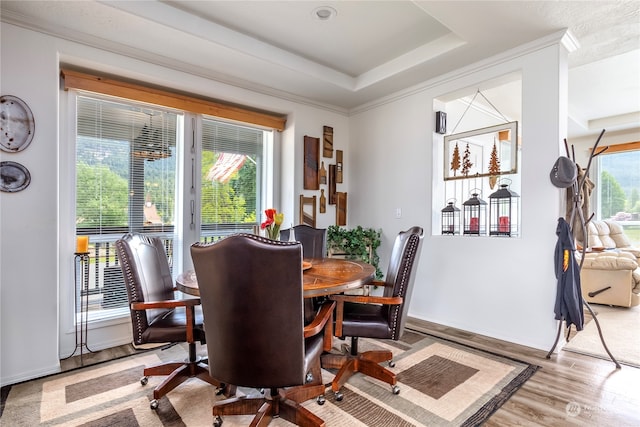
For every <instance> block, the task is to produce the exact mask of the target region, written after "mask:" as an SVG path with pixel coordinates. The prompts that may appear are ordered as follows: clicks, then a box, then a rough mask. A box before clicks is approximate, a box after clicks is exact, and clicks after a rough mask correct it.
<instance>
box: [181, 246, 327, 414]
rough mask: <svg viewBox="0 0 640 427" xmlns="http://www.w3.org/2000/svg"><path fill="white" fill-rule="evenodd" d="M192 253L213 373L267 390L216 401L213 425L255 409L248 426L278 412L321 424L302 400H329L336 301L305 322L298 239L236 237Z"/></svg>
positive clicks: (210, 365)
mask: <svg viewBox="0 0 640 427" xmlns="http://www.w3.org/2000/svg"><path fill="white" fill-rule="evenodd" d="M191 258H192V259H193V264H194V268H195V271H196V276H197V277H198V287H199V289H200V298H201V299H202V310H203V313H204V318H205V322H206V324H207V328H206V331H205V333H206V337H207V346H208V348H209V349H210V352H209V361H210V364H209V369H210V371H211V376H213V377H214V378H219V379H220V380H221V381H223V382H226V383H229V384H235V385H237V386H245V387H251V388H258V389H259V388H264V389H265V390H269V393H267V394H266V395H264V396H263V395H259V396H257V397H249V396H242V397H237V398H233V399H227V400H223V401H219V402H216V403H215V404H214V406H213V415H214V417H215V418H214V425H216V426H219V425H221V424H222V418H221V416H222V415H247V414H256V415H255V418H254V420H253V423H252V424H251V425H266V424H268V423H269V421H270V420H271V419H272V418H273V417H277V416H280V417H282V418H284V419H286V420H288V421H290V422H292V423H295V424H297V425H305V426H324V422H323V421H322V420H321V419H320V418H319V417H317V416H316V415H314V414H313V413H311V412H310V411H309V410H307V409H306V408H304V407H303V406H302V405H300V404H299V403H300V402H303V401H305V400H308V399H311V398H314V397H317V398H318V403H320V404H322V403H324V389H325V387H324V385H323V383H322V374H321V368H320V355H321V353H322V352H323V350H325V349H326V350H328V349H330V348H331V339H332V328H331V325H332V320H333V318H332V315H333V309H334V306H335V304H334V303H333V302H327V303H326V305H324V306H323V307H322V309H321V310H320V311H319V315H318V317H317V318H316V320H315V321H314V322H312V323H311V324H309V325H307V326H304V325H303V281H302V247H301V245H300V243H297V242H279V241H273V240H270V239H265V238H263V237H259V236H255V235H252V234H237V235H232V236H229V237H227V238H226V239H224V240H220V241H218V242H216V243H211V244H201V243H196V244H194V245H192V246H191ZM325 326H326V327H325ZM323 332H324V333H323ZM287 387H288V388H287Z"/></svg>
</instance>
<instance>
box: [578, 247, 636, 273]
mask: <svg viewBox="0 0 640 427" xmlns="http://www.w3.org/2000/svg"><path fill="white" fill-rule="evenodd" d="M582 268H583V269H591V270H635V269H637V268H638V262H637V261H636V258H635V257H634V256H633V255H632V254H631V253H628V252H624V251H606V252H599V253H588V254H587V255H586V256H585V258H584V263H583V264H582Z"/></svg>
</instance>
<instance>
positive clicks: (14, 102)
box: [0, 95, 36, 153]
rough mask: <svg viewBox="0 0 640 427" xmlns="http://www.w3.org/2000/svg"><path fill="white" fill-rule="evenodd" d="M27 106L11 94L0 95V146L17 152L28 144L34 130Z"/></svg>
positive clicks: (33, 122) (31, 114)
mask: <svg viewBox="0 0 640 427" xmlns="http://www.w3.org/2000/svg"><path fill="white" fill-rule="evenodd" d="M35 126H36V125H35V121H34V120H33V113H32V112H31V109H30V108H29V106H28V105H27V104H26V102H24V101H23V100H22V99H20V98H18V97H17V96H13V95H2V96H0V148H1V149H2V150H3V151H7V152H11V153H17V152H18V151H22V150H24V149H25V148H27V147H28V146H29V144H30V143H31V140H32V139H33V134H34V132H35Z"/></svg>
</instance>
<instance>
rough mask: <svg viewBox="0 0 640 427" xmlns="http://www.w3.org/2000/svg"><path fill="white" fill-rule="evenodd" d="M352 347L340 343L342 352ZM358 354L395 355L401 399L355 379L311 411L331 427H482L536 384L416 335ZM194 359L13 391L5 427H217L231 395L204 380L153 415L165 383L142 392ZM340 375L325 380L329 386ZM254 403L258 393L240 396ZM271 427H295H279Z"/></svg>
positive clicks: (233, 421)
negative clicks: (149, 371) (155, 370)
mask: <svg viewBox="0 0 640 427" xmlns="http://www.w3.org/2000/svg"><path fill="white" fill-rule="evenodd" d="M344 343H345V341H340V340H338V339H336V340H335V341H334V345H335V347H336V351H337V349H338V348H340V347H341V346H342V345H343V344H344ZM359 346H360V350H361V351H365V350H369V349H376V348H378V349H380V348H385V349H390V350H391V351H392V352H393V353H394V360H395V362H396V366H395V367H394V368H393V370H394V372H396V373H397V374H398V385H399V386H400V390H401V391H400V394H399V395H394V394H393V393H391V387H390V386H389V385H388V384H385V383H381V382H379V381H377V380H374V379H371V378H369V377H366V376H363V375H361V374H356V375H354V376H353V377H351V378H350V379H349V382H348V383H347V384H346V385H345V386H344V387H343V389H342V391H343V394H344V399H343V400H342V401H340V402H338V401H336V400H335V398H334V396H333V393H332V392H331V391H330V390H328V391H327V394H326V403H325V404H324V405H318V404H317V403H316V402H315V400H310V401H308V402H305V403H304V406H305V407H307V408H308V409H309V410H311V411H312V412H314V413H315V414H317V415H318V416H319V417H321V418H322V419H323V420H324V421H325V422H326V425H327V426H350V427H351V426H354V427H356V426H371V427H373V426H376V427H377V426H383V425H384V426H471V425H479V424H481V423H482V422H483V421H485V420H486V419H487V418H488V417H489V416H490V415H491V414H492V413H493V412H494V411H495V410H496V409H498V408H499V407H500V406H501V405H502V404H503V403H504V402H506V401H507V400H508V399H509V397H510V396H511V395H512V394H513V393H515V391H516V390H517V389H518V388H519V387H520V386H522V384H524V382H525V381H526V380H527V379H528V378H530V377H531V376H532V375H533V374H534V373H535V371H536V370H537V368H538V367H537V366H534V365H530V364H528V363H524V362H520V361H516V360H511V359H508V358H504V357H501V356H498V355H494V354H490V353H487V352H483V351H480V350H476V349H473V348H470V347H466V346H463V345H460V344H456V343H453V342H449V341H445V340H442V339H439V338H435V337H432V336H428V335H424V334H422V333H418V332H412V331H407V332H406V333H405V334H404V337H403V339H402V340H401V341H398V342H395V341H386V340H384V341H383V340H367V339H361V340H360V343H359ZM185 357H186V351H185V348H184V347H181V346H174V347H171V348H170V349H168V350H164V351H161V350H154V351H152V352H147V353H144V354H140V355H135V356H130V357H127V358H124V359H120V360H114V361H111V362H106V363H103V364H100V365H97V366H92V367H87V368H83V369H79V370H75V371H70V372H67V373H63V374H57V375H53V376H50V377H46V378H41V379H37V380H33V381H29V382H26V383H22V384H17V385H14V386H12V387H11V389H10V391H9V393H8V396H6V401H5V402H4V411H3V413H2V418H0V424H2V425H7V426H9V425H10V426H29V427H31V426H39V425H46V426H87V427H88V426H91V427H105V426H197V427H199V426H210V425H212V422H213V417H212V415H211V405H212V403H213V402H215V401H216V400H219V399H222V398H223V396H216V394H215V389H214V388H213V387H212V386H210V385H208V384H206V383H203V382H202V381H199V380H197V379H190V380H188V381H187V382H185V383H183V384H182V385H181V386H179V387H178V388H177V389H175V390H174V391H172V392H171V393H169V395H168V396H167V397H165V398H163V399H161V400H160V405H159V408H158V409H157V410H155V411H154V410H151V409H150V408H149V402H150V400H151V399H152V388H153V387H154V386H155V385H156V384H158V383H159V382H160V380H161V378H159V377H151V378H149V383H148V385H146V386H142V385H141V384H140V381H139V380H140V376H141V374H142V370H143V367H144V366H145V365H153V364H157V363H160V362H161V361H163V360H171V359H176V360H181V359H183V358H185ZM332 377H333V373H332V372H329V371H324V372H323V380H324V381H325V383H329V382H330V381H331V379H332ZM239 391H240V393H244V394H253V393H257V390H252V389H244V388H243V389H240V390H239ZM251 418H252V417H250V416H227V417H225V418H224V426H225V427H234V426H246V425H248V424H249V422H250V421H251ZM270 425H272V426H274V427H278V426H290V425H292V424H290V423H288V422H286V421H284V420H282V419H275V420H274V421H273V422H272V423H271V424H270Z"/></svg>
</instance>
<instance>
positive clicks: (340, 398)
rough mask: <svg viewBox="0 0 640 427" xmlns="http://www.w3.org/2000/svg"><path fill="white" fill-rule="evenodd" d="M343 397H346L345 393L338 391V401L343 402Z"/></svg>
mask: <svg viewBox="0 0 640 427" xmlns="http://www.w3.org/2000/svg"><path fill="white" fill-rule="evenodd" d="M342 399H344V394H342V393H341V392H339V391H336V400H337V401H338V402H341V401H342Z"/></svg>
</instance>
